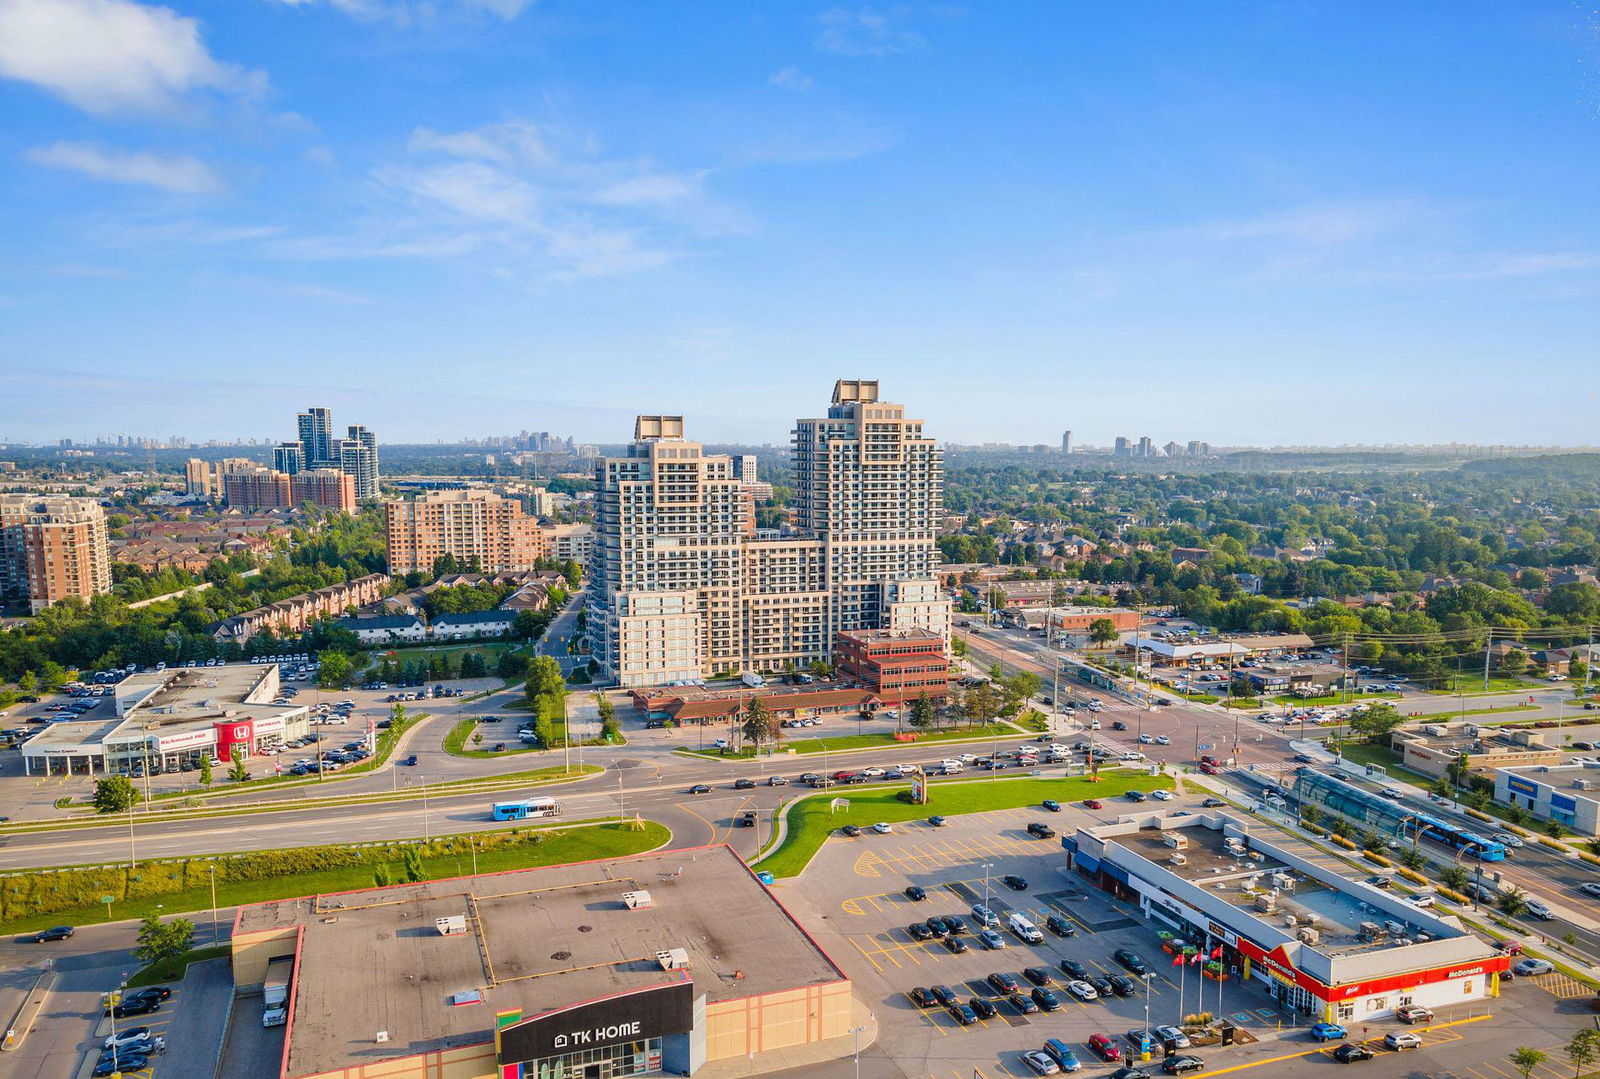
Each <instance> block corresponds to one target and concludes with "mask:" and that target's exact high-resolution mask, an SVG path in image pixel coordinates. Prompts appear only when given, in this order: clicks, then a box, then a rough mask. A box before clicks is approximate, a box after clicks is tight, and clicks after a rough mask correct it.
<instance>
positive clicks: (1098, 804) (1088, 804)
mask: <svg viewBox="0 0 1600 1079" xmlns="http://www.w3.org/2000/svg"><path fill="white" fill-rule="evenodd" d="M1105 807H1106V804H1105V803H1104V802H1102V801H1101V800H1100V799H1098V798H1085V799H1084V800H1083V808H1085V809H1104V808H1105Z"/></svg>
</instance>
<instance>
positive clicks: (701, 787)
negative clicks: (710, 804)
mask: <svg viewBox="0 0 1600 1079" xmlns="http://www.w3.org/2000/svg"><path fill="white" fill-rule="evenodd" d="M689 793H690V794H710V793H711V788H710V787H708V786H706V785H705V784H704V783H696V784H695V785H694V786H692V787H690V788H689Z"/></svg>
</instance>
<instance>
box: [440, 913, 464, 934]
mask: <svg viewBox="0 0 1600 1079" xmlns="http://www.w3.org/2000/svg"><path fill="white" fill-rule="evenodd" d="M433 924H434V925H436V926H438V927H439V935H440V936H441V937H459V936H461V935H463V934H464V933H466V931H467V916H466V915H465V914H450V915H447V916H445V917H443V918H435V919H434V920H433Z"/></svg>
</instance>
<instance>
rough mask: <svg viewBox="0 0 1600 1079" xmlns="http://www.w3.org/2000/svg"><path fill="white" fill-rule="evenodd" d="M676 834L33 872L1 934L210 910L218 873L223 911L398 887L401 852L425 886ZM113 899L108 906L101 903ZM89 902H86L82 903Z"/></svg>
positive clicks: (551, 830)
mask: <svg viewBox="0 0 1600 1079" xmlns="http://www.w3.org/2000/svg"><path fill="white" fill-rule="evenodd" d="M671 837H672V833H671V832H670V831H668V830H667V828H666V827H665V826H663V825H660V824H657V823H655V822H654V821H643V822H641V826H640V827H638V828H635V827H634V825H633V824H632V823H631V822H622V823H619V822H616V821H611V822H606V823H588V824H584V823H580V824H576V825H555V826H551V827H542V828H530V827H528V826H526V825H524V826H521V827H518V828H510V829H501V830H498V831H484V832H473V833H466V834H461V835H450V836H440V837H439V838H437V839H434V840H433V841H432V842H429V843H416V842H413V843H406V842H390V843H369V844H360V845H349V846H324V847H303V848H296V849H292V850H265V851H246V852H242V853H239V854H228V855H216V856H214V857H210V858H198V857H197V858H182V859H158V860H155V861H150V862H141V863H140V865H139V868H138V870H137V871H130V870H129V869H128V868H127V867H126V866H114V867H97V868H90V869H70V868H69V869H59V870H35V871H31V872H27V873H12V874H8V875H6V876H4V877H0V915H3V917H0V933H17V932H27V931H29V930H38V929H43V928H45V927H47V926H52V925H84V924H89V923H94V922H103V921H107V920H108V919H110V918H117V919H122V918H142V917H144V916H145V915H147V914H154V913H156V912H158V911H159V912H160V913H161V914H162V915H163V916H168V915H173V914H178V913H181V912H184V911H206V910H209V909H210V908H211V872H212V868H211V867H215V871H216V878H217V895H216V902H217V906H218V907H233V906H238V905H240V904H245V903H262V902H266V901H268V900H272V899H288V898H291V897H294V896H299V895H312V894H316V893H325V892H340V891H349V890H351V889H356V888H368V887H371V886H372V885H373V884H374V881H375V874H378V873H380V867H381V871H382V872H384V873H387V874H388V875H389V876H390V879H392V880H393V881H395V882H396V883H399V882H402V881H404V880H405V879H406V878H405V876H404V872H403V866H404V858H405V851H406V850H407V849H408V848H409V849H414V850H417V851H418V852H420V853H421V862H420V870H421V877H420V878H419V879H422V880H436V879H439V878H441V877H460V876H465V875H467V874H469V873H471V872H472V870H473V851H474V847H476V853H477V869H478V872H480V873H492V872H498V871H501V870H507V869H529V868H532V867H535V866H544V865H557V864H560V863H562V862H575V861H583V860H588V859H604V858H620V857H623V856H626V855H629V854H637V853H639V852H641V851H646V850H652V849H654V848H656V847H659V846H660V845H661V844H663V843H665V842H666V841H667V840H668V839H670V838H671ZM105 896H111V897H112V902H111V903H110V904H106V903H104V902H103V898H104V897H105ZM85 900H87V902H85Z"/></svg>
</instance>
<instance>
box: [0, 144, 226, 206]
mask: <svg viewBox="0 0 1600 1079" xmlns="http://www.w3.org/2000/svg"><path fill="white" fill-rule="evenodd" d="M24 156H25V157H27V159H28V160H29V161H31V162H33V163H34V164H35V165H44V166H46V167H48V168H53V169H67V170H69V171H72V172H81V173H83V174H84V175H85V176H92V177H94V178H95V179H96V180H107V181H109V182H111V183H117V184H147V185H149V186H151V187H159V188H161V190H163V191H171V192H173V193H175V194H179V195H206V194H210V193H212V192H215V191H220V190H222V189H223V187H224V186H225V185H224V184H223V182H222V178H221V177H219V176H218V175H217V174H216V172H215V171H213V170H212V168H211V167H210V166H209V165H207V164H205V163H204V162H202V161H200V160H198V159H197V158H193V157H190V156H188V155H187V154H173V155H164V154H147V153H124V152H120V151H116V150H103V149H101V148H100V147H98V146H94V145H92V144H90V143H84V142H58V143H55V144H54V145H51V146H36V147H34V148H33V149H31V150H29V151H27V152H26V154H25V155H24Z"/></svg>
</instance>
